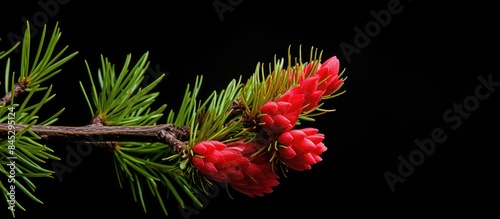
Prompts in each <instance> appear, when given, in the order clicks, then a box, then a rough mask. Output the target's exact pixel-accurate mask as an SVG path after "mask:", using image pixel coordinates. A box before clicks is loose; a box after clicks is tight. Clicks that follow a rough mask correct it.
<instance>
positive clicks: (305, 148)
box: [278, 128, 327, 171]
mask: <svg viewBox="0 0 500 219" xmlns="http://www.w3.org/2000/svg"><path fill="white" fill-rule="evenodd" d="M323 139H324V135H323V134H321V133H318V129H315V128H304V129H298V130H291V131H289V132H285V133H283V134H281V135H280V136H279V138H278V142H279V143H280V144H281V145H283V146H284V147H281V148H279V149H278V150H279V154H280V158H281V160H282V161H283V162H284V163H285V164H286V165H287V166H288V167H290V168H292V169H295V170H298V171H304V170H309V169H311V165H312V164H316V163H318V162H320V161H321V160H322V158H321V154H322V153H323V152H325V151H326V150H327V148H326V146H325V145H324V144H323Z"/></svg>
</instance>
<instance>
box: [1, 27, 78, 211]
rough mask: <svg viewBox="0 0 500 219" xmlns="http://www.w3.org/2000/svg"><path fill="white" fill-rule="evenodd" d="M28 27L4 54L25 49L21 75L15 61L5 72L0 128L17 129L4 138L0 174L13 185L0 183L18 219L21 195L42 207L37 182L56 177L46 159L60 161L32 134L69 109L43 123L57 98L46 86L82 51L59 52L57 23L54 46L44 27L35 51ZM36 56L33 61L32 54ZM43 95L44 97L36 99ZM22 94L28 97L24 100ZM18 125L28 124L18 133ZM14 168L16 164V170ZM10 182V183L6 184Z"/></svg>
mask: <svg viewBox="0 0 500 219" xmlns="http://www.w3.org/2000/svg"><path fill="white" fill-rule="evenodd" d="M29 26H30V25H29V23H27V25H26V30H25V32H24V37H23V40H22V42H18V43H16V44H15V45H14V46H13V47H12V48H11V49H10V50H8V51H7V52H3V53H1V55H0V58H4V57H7V55H8V54H9V53H10V52H12V51H13V50H14V49H15V48H16V47H17V46H18V45H21V46H22V49H21V60H20V66H19V69H18V72H19V76H18V77H16V72H15V71H12V70H11V63H10V58H8V59H7V63H6V67H5V83H3V85H4V86H5V95H4V96H3V98H2V99H0V103H1V105H0V123H6V124H9V125H12V126H9V127H12V128H11V129H9V130H10V131H11V132H10V133H11V135H9V136H8V138H1V139H0V158H1V159H0V173H1V174H2V175H5V176H6V177H7V178H8V179H9V180H7V181H6V182H8V183H10V185H9V184H3V183H2V182H0V190H2V192H3V194H4V197H5V198H6V201H7V204H8V208H9V209H11V212H12V215H13V217H15V209H16V208H19V209H21V210H24V211H25V210H26V209H25V208H24V207H23V205H22V204H21V203H19V202H18V201H17V200H21V198H20V195H21V194H24V195H26V196H27V197H29V198H30V199H32V200H34V201H35V202H37V203H43V202H42V201H41V200H40V199H38V198H37V197H36V196H35V195H34V192H35V190H36V186H35V184H34V182H33V181H32V178H40V177H45V178H52V174H53V173H54V172H53V171H52V170H49V169H47V168H46V167H44V164H45V163H46V161H47V160H59V158H58V157H56V156H55V155H54V154H53V152H54V151H53V150H52V149H51V148H49V147H47V146H46V145H44V144H42V143H40V142H39V141H38V140H39V139H40V136H38V135H37V134H35V133H34V132H32V131H31V130H30V127H32V126H33V125H51V124H53V123H55V122H56V121H57V119H58V117H59V116H60V115H61V114H62V112H63V111H64V108H62V109H60V110H59V111H57V112H55V113H54V114H52V115H51V116H49V118H40V117H39V116H38V115H39V112H40V111H41V109H42V108H43V107H44V106H45V105H46V104H47V103H48V102H50V101H52V100H53V99H54V98H55V94H53V93H52V85H49V86H42V83H43V82H46V81H47V80H49V79H50V78H52V77H54V76H55V75H57V74H58V73H60V72H61V68H60V67H61V66H62V65H63V64H64V63H66V62H68V61H69V60H70V59H72V58H73V57H74V56H75V55H76V54H77V52H73V53H71V54H69V55H65V54H64V53H65V52H66V50H67V48H68V46H66V47H63V48H62V49H58V48H57V43H58V41H59V38H60V36H61V32H60V31H59V28H58V26H57V24H56V25H55V28H54V30H53V32H52V34H51V35H50V39H49V42H48V43H46V42H45V37H46V35H47V34H48V33H47V27H46V26H44V27H43V31H42V33H41V36H40V39H39V42H38V47H37V49H36V50H32V47H31V45H32V42H31V41H32V39H31V35H30V29H29ZM31 54H34V57H33V56H32V55H31ZM38 93H40V94H41V95H37V94H38ZM20 94H23V95H22V96H20ZM16 124H22V125H26V126H25V128H23V129H20V130H16V129H15V128H14V127H15V125H16ZM14 164H15V165H14ZM4 182H5V181H4ZM11 191H17V192H16V194H15V195H16V196H18V198H17V199H15V198H14V199H13V196H12V193H11Z"/></svg>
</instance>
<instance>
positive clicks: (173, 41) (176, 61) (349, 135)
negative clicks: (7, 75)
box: [0, 0, 500, 218]
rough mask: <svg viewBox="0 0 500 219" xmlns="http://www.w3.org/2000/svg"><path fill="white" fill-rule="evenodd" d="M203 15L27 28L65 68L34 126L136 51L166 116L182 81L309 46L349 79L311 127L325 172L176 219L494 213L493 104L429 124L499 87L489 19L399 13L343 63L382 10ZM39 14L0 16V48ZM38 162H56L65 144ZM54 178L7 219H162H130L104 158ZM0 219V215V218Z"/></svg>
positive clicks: (492, 18) (245, 4)
mask: <svg viewBox="0 0 500 219" xmlns="http://www.w3.org/2000/svg"><path fill="white" fill-rule="evenodd" d="M41 2H45V1H41ZM213 2H215V1H205V2H204V3H199V2H194V1H185V2H181V1H173V2H167V1H164V2H161V1H148V0H143V1H137V2H135V1H134V2H129V3H125V2H122V3H104V2H103V1H60V3H61V4H59V7H58V9H57V11H56V12H54V13H53V14H51V15H49V16H47V18H48V19H47V20H46V21H43V20H39V21H38V23H43V22H45V23H47V24H48V25H49V26H48V27H49V30H52V27H53V26H54V24H55V22H59V26H60V29H61V32H62V36H61V41H60V45H68V46H69V48H68V51H69V52H72V51H78V52H79V54H78V55H77V56H76V57H75V58H74V59H72V60H71V61H70V62H69V63H68V64H67V65H65V66H64V67H63V72H62V73H61V74H59V75H57V76H56V77H55V78H54V79H53V80H52V81H51V82H50V83H51V84H53V85H54V92H55V93H56V94H57V97H56V99H55V100H53V102H52V103H51V104H49V105H50V106H49V107H48V108H46V110H47V111H46V112H48V113H50V112H55V111H56V110H57V109H60V108H62V107H64V108H66V109H65V112H64V114H63V115H62V116H61V117H60V120H59V121H58V123H57V124H59V125H85V124H87V123H88V122H89V120H90V117H91V115H90V113H89V111H88V110H87V108H88V107H87V105H86V103H85V100H84V97H83V95H82V92H81V90H80V88H79V84H78V83H79V81H82V82H84V83H87V82H88V76H87V72H86V69H85V64H84V60H87V61H88V62H89V64H90V66H91V68H93V69H94V70H96V69H97V68H98V67H100V60H99V59H100V55H101V54H102V55H104V56H105V57H108V58H109V59H110V60H111V61H112V62H114V63H116V64H117V65H120V63H122V61H123V60H124V59H125V56H126V55H127V54H129V53H130V54H132V57H133V58H135V59H137V58H139V57H140V56H141V55H142V54H143V53H145V52H147V51H149V58H150V61H151V67H152V70H154V71H151V72H150V73H149V76H151V77H150V78H149V79H148V80H151V81H152V79H153V78H154V77H156V76H157V75H158V74H157V73H155V71H158V70H159V71H162V72H166V73H167V74H168V75H167V77H166V78H165V80H164V81H163V82H162V83H161V84H160V85H159V88H158V91H160V92H161V95H160V97H159V98H158V102H159V103H158V104H162V103H166V104H168V110H170V109H175V110H176V109H177V107H178V106H179V105H180V101H181V98H182V95H183V92H184V89H185V86H186V85H187V84H188V83H194V81H195V78H196V75H203V76H204V83H203V84H204V86H203V91H204V93H203V95H208V94H209V93H210V92H211V91H213V90H219V89H223V88H224V87H225V86H226V85H227V83H228V82H229V81H230V80H231V79H233V78H237V77H239V76H240V75H242V76H243V78H247V77H249V76H250V75H251V74H252V73H253V71H254V69H255V65H256V64H257V63H258V62H262V63H269V62H272V61H273V58H274V55H276V56H277V57H278V58H281V57H286V56H287V52H288V47H289V46H291V48H292V53H293V54H295V55H296V54H298V53H297V52H298V48H299V46H300V45H302V49H303V54H304V55H307V54H308V52H309V48H311V46H313V47H315V48H318V49H319V50H322V51H323V57H324V58H325V59H326V57H331V56H334V55H336V56H337V57H338V58H339V59H340V62H341V67H343V68H346V72H345V75H346V76H347V78H348V79H347V80H346V82H345V86H344V89H345V90H346V91H347V92H346V93H345V94H344V95H342V96H340V97H338V98H335V99H333V100H331V101H327V103H326V107H328V108H335V109H336V110H337V111H336V112H334V113H329V114H327V115H324V116H321V117H319V118H318V121H317V122H315V123H311V124H310V126H314V127H317V128H318V129H319V130H320V131H321V132H322V133H324V134H325V135H326V139H325V144H326V145H327V147H328V151H327V152H325V154H324V156H323V157H324V160H323V161H322V162H320V163H318V164H316V165H315V166H313V168H312V170H309V171H305V172H291V173H290V174H289V175H288V178H282V179H281V180H280V185H279V186H278V187H276V188H275V189H274V192H273V193H272V194H267V195H265V196H264V197H257V198H249V197H246V196H242V195H239V194H236V193H235V192H232V195H233V199H231V198H229V196H228V195H227V194H226V193H225V191H220V192H219V193H218V194H214V195H213V197H209V198H208V199H207V201H206V203H207V205H206V207H204V208H203V209H198V210H199V211H198V212H197V214H193V215H191V216H190V217H189V218H215V217H217V218H235V217H248V218H252V217H266V218H267V217H283V218H286V217H293V216H297V215H306V216H307V217H308V218H318V217H325V216H326V217H332V218H333V217H338V216H340V215H352V216H384V217H392V216H395V217H408V216H411V215H415V214H421V215H424V216H432V215H435V214H441V215H445V216H451V215H463V214H465V213H472V214H480V213H485V212H494V211H493V210H494V209H493V207H496V205H495V204H494V202H493V201H490V200H496V199H497V196H496V195H495V193H494V192H495V187H496V185H497V184H495V183H494V178H495V176H496V175H497V174H498V170H497V169H496V168H494V167H495V166H498V161H497V158H496V155H495V154H494V153H493V152H492V151H493V149H494V148H496V147H498V134H499V133H498V122H499V121H500V120H499V116H498V110H499V108H498V106H497V105H496V103H497V102H498V96H499V95H500V94H498V91H496V92H493V93H491V95H490V97H489V98H488V99H486V100H482V101H480V102H479V104H478V106H477V109H474V110H472V112H470V117H468V118H464V119H463V120H462V123H461V124H460V125H459V126H457V127H458V128H457V129H456V130H453V129H451V125H452V124H453V123H448V122H446V121H444V120H443V114H444V113H445V112H446V111H447V110H449V109H453V105H454V104H463V103H464V100H466V99H470V96H471V95H474V92H475V89H476V87H477V86H478V85H480V82H479V80H478V76H482V77H484V78H488V75H490V74H491V75H492V78H493V81H500V77H499V76H498V67H497V66H498V65H497V63H498V61H497V58H498V34H496V31H497V29H498V22H497V21H498V15H497V14H496V12H495V10H494V8H495V7H493V6H492V5H489V4H487V3H482V2H480V1H474V2H472V3H469V2H464V3H458V2H456V1H455V2H454V3H442V4H436V3H431V2H424V1H418V0H413V1H408V0H401V1H399V4H400V10H401V12H400V13H397V14H392V15H391V18H390V21H389V22H388V25H386V26H385V27H381V28H380V29H378V30H375V33H374V34H373V36H372V37H370V38H369V40H370V41H369V43H368V44H367V46H366V47H364V48H360V53H359V54H350V55H347V54H345V53H343V51H342V50H341V47H340V46H339V45H340V44H341V43H347V44H350V45H354V40H355V39H356V32H355V31H354V28H355V27H358V28H360V29H362V30H363V29H364V28H365V26H366V25H367V24H372V22H373V21H375V18H374V17H373V16H372V15H371V13H370V11H375V12H380V11H381V10H387V8H388V3H389V2H393V1H389V0H386V1H370V2H363V1H330V2H328V4H327V3H326V1H325V2H321V1H297V2H298V3H296V2H293V3H292V1H272V3H271V1H246V0H243V1H228V2H226V1H224V0H219V1H218V2H222V3H224V4H227V5H228V6H229V7H231V9H232V10H231V11H225V12H224V13H223V14H222V17H223V19H222V20H221V19H220V17H219V16H218V13H217V11H216V9H215V8H214V6H213V4H212V3H213ZM396 2H397V1H396ZM62 3H64V4H62ZM231 4H233V6H231ZM52 9H54V8H52ZM42 12H43V7H41V6H40V5H39V4H38V3H37V1H30V2H21V1H16V2H15V3H13V2H11V3H6V2H2V3H0V16H1V17H0V25H1V28H0V38H1V39H2V40H1V41H0V49H1V50H6V49H8V48H10V45H11V43H10V42H9V40H8V37H7V36H8V35H9V33H10V34H12V33H14V34H17V35H21V32H22V27H23V25H24V23H23V21H22V19H23V17H25V18H26V19H27V20H29V21H33V23H35V22H36V20H34V19H33V18H34V17H36V16H35V15H40V13H42ZM43 13H45V14H46V15H48V14H47V12H43ZM39 35H40V34H39V33H38V35H37V34H35V37H37V39H38V36H39ZM12 56H13V57H15V55H12ZM14 60H15V59H14ZM4 63H5V60H2V66H4ZM14 66H15V65H14ZM147 82H148V81H147V80H146V81H145V83H147ZM496 89H497V90H498V89H500V88H499V87H496ZM435 128H442V129H443V130H444V132H445V134H446V136H447V139H446V140H445V141H444V142H443V143H440V144H436V148H435V151H434V152H433V153H432V154H431V155H430V156H426V157H425V160H424V162H423V163H422V164H421V165H420V166H417V167H415V170H414V172H412V174H410V175H409V176H408V177H407V178H406V180H405V181H404V182H402V183H397V184H396V185H395V191H394V192H391V189H390V187H389V185H388V183H387V182H386V179H385V178H384V173H385V172H386V171H390V172H392V173H395V174H397V173H398V165H399V164H400V161H399V160H398V156H400V155H401V156H403V157H404V158H406V159H407V158H408V156H409V154H411V153H412V152H414V151H415V150H417V149H418V147H417V146H416V145H415V144H414V140H415V139H419V140H422V139H425V138H430V137H431V132H432V130H434V129H435ZM49 146H50V145H49ZM52 147H53V148H54V149H55V151H56V152H55V153H56V154H57V155H58V156H60V157H61V158H62V159H63V161H64V157H65V156H66V155H67V153H68V151H67V149H66V148H65V147H66V145H64V144H53V145H52ZM63 161H62V162H63ZM47 165H49V168H50V163H48V164H47ZM62 176H63V180H62V182H60V181H59V180H58V179H56V178H54V179H36V180H35V182H36V183H37V191H36V193H35V194H36V195H37V197H39V198H40V199H41V200H42V201H43V202H44V204H43V205H39V204H36V203H34V202H32V201H30V200H27V199H25V198H23V197H19V199H20V200H21V201H22V203H23V204H24V206H25V207H26V209H27V212H20V211H18V218H34V217H36V216H47V217H52V218H73V217H77V216H81V217H97V216H101V217H114V218H165V217H164V216H163V215H162V212H161V211H160V210H159V209H158V207H157V205H156V201H155V200H154V199H151V200H147V201H148V206H149V209H148V212H147V213H144V212H143V211H142V209H141V207H140V205H139V204H138V203H135V202H134V201H133V200H132V196H131V193H130V192H129V191H128V190H127V189H126V188H125V189H120V188H119V186H118V183H117V181H116V178H115V172H114V169H113V163H112V157H111V155H110V154H108V153H106V152H104V151H100V150H98V149H93V151H92V153H90V155H87V156H83V158H82V161H81V162H80V163H79V164H78V165H77V166H76V167H74V168H73V171H72V172H71V173H69V172H67V173H65V174H64V175H62ZM168 203H171V204H167V208H168V211H169V216H168V218H182V216H181V214H180V211H179V210H178V208H177V204H176V203H175V202H174V200H173V199H172V200H170V201H169V202H168ZM188 205H190V206H193V205H192V204H191V203H190V202H188ZM494 214H497V213H496V212H494ZM0 215H1V216H0V218H7V217H9V216H8V215H9V212H7V211H4V207H2V210H1V211H0Z"/></svg>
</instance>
